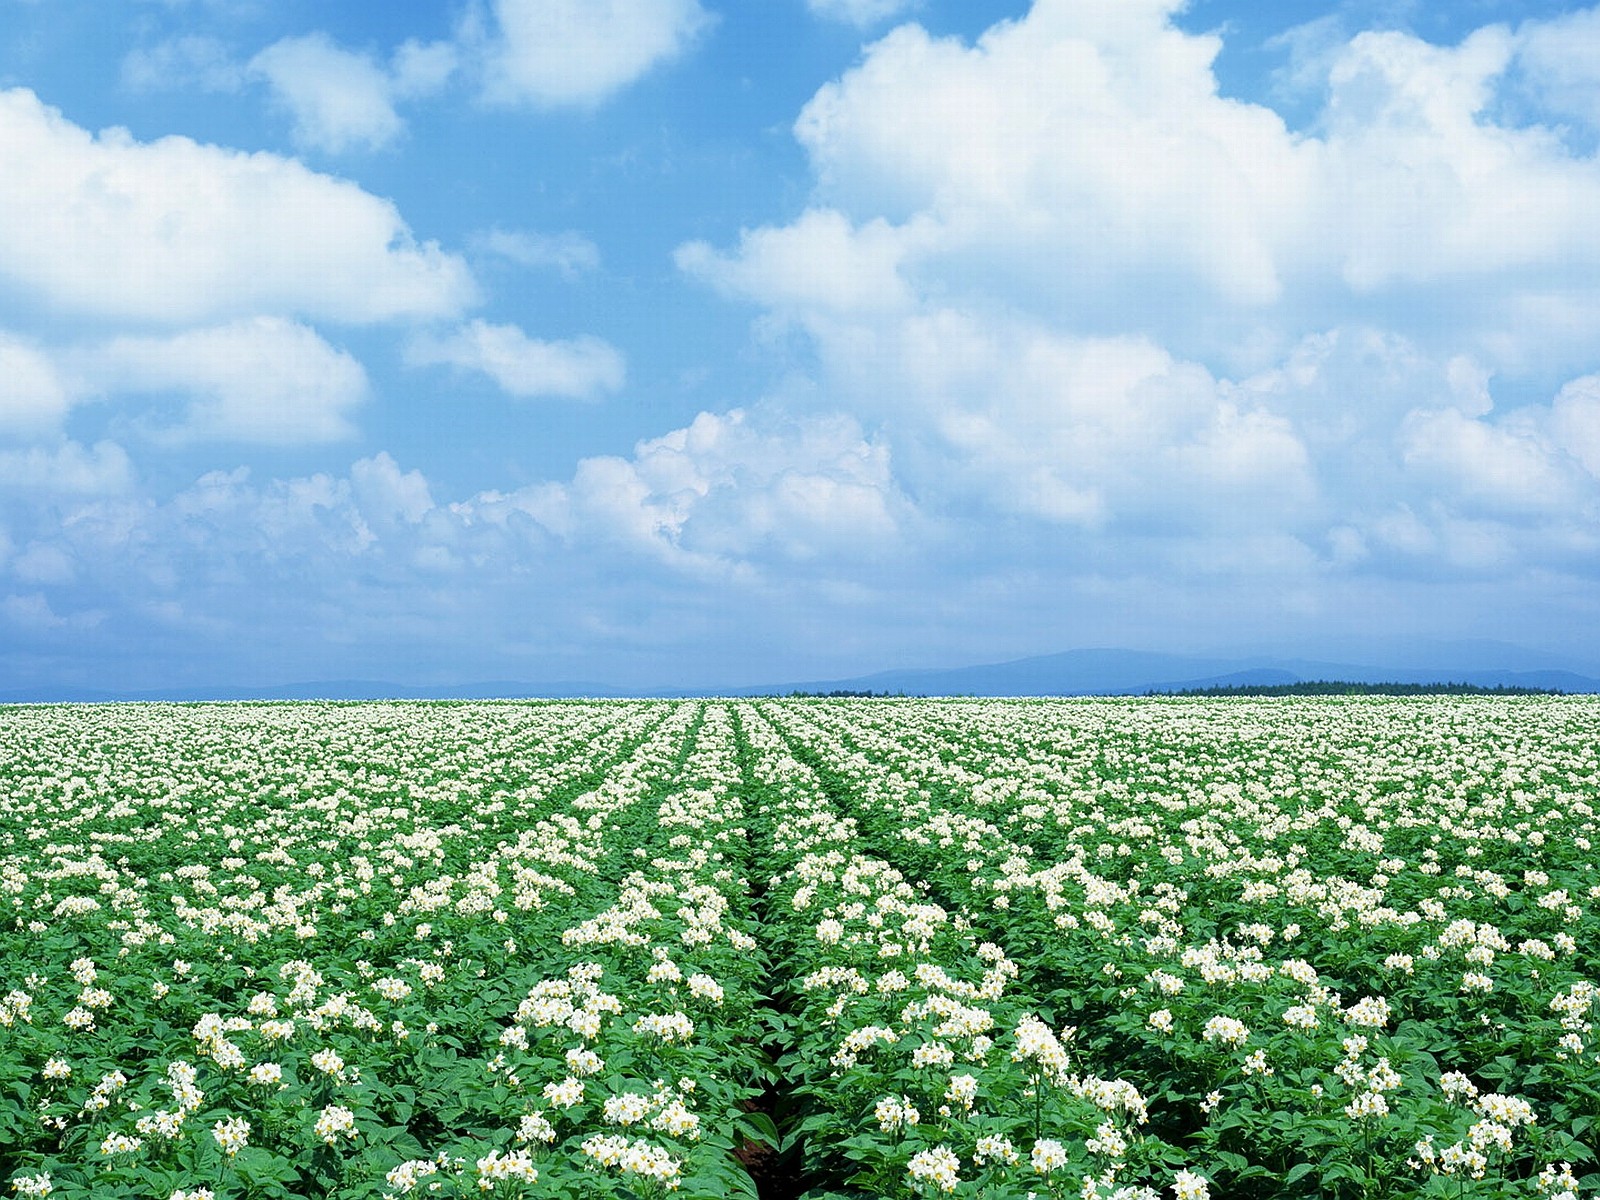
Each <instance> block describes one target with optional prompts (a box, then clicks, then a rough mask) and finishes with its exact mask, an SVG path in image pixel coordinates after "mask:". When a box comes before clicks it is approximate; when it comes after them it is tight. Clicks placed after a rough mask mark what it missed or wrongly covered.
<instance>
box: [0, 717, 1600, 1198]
mask: <svg viewBox="0 0 1600 1200" xmlns="http://www.w3.org/2000/svg"><path fill="white" fill-rule="evenodd" d="M1597 715H1600V712H1597V710H1596V708H1595V706H1594V705H1593V704H1592V703H1590V702H1588V701H1577V700H1573V701H1550V700H1540V701H1511V700H1498V701H1493V702H1489V701H1475V700H1450V701H1413V702H1394V701H1344V700H1319V701H1312V702H1305V701H1273V702H1262V703H1252V702H1246V701H1229V702H1224V703H1207V702H1200V701H1084V702H1071V703H1067V702H983V701H951V702H931V701H917V702H911V701H906V702H884V701H857V702H837V701H835V702H814V701H797V700H793V701H765V700H764V701H726V702H724V701H717V702H669V701H652V702H596V703H555V704H550V703H545V704H473V705H454V704H443V705H439V704H410V705H314V706H301V705H266V706H261V705H230V706H207V707H162V706H138V707H106V708H72V707H59V708H36V709H9V710H0V762H3V763H4V764H5V766H4V767H3V768H0V904H4V905H6V906H7V908H8V909H9V916H8V917H7V918H6V919H5V924H4V925H3V926H0V964H3V965H0V993H3V995H0V1147H4V1148H5V1149H4V1150H3V1151H0V1159H3V1160H4V1161H3V1165H4V1166H5V1167H7V1168H9V1169H10V1171H11V1174H10V1175H9V1176H7V1178H9V1179H11V1181H12V1189H13V1191H14V1192H15V1193H18V1194H24V1195H28V1194H47V1193H49V1192H53V1193H54V1194H59V1195H66V1196H75V1197H76V1196H89V1195H91V1194H92V1195H94V1196H96V1197H98V1196H128V1197H134V1196H138V1197H145V1196H148V1197H154V1198H155V1200H191V1198H195V1197H205V1196H207V1195H208V1194H209V1195H210V1196H212V1197H220V1196H229V1197H231V1196H250V1197H263V1198H266V1197H271V1198H274V1200H276V1198H278V1197H284V1196H290V1195H294V1196H301V1195H329V1196H342V1197H360V1196H373V1197H375V1196H398V1195H404V1194H408V1193H419V1194H430V1195H457V1196H465V1195H468V1194H473V1195H481V1194H502V1195H522V1194H525V1195H529V1196H563V1195H565V1196H579V1195H605V1194H617V1195H652V1194H665V1193H667V1192H676V1193H678V1194H683V1195H693V1196H707V1197H710V1196H737V1195H746V1196H754V1195H757V1194H765V1195H769V1196H798V1195H800V1194H802V1193H806V1194H808V1195H810V1196H812V1197H814V1198H817V1200H820V1198H821V1197H823V1196H828V1195H835V1196H843V1195H873V1196H889V1195H904V1196H910V1195H943V1194H952V1193H953V1194H960V1195H970V1196H980V1195H981V1196H987V1197H994V1198H997V1200H998V1198H1010V1197H1015V1198H1016V1200H1021V1198H1022V1197H1025V1196H1028V1195H1030V1194H1033V1195H1043V1194H1050V1195H1057V1196H1066V1195H1073V1196H1083V1197H1091V1196H1102V1197H1119V1198H1122V1200H1138V1198H1146V1200H1148V1198H1150V1197H1154V1196H1156V1195H1157V1193H1160V1192H1164V1193H1168V1194H1173V1195H1176V1196H1178V1197H1180V1198H1181V1197H1195V1196H1205V1195H1207V1194H1208V1192H1209V1191H1210V1190H1211V1189H1213V1188H1214V1189H1215V1190H1216V1194H1219V1195H1228V1196H1245V1197H1254V1196H1260V1197H1280V1196H1282V1197H1288V1196H1296V1195H1303V1194H1306V1193H1307V1192H1309V1191H1319V1192H1320V1193H1322V1194H1326V1195H1342V1196H1350V1197H1354V1196H1361V1197H1363V1198H1364V1200H1365V1198H1368V1197H1377V1196H1394V1197H1401V1196H1414V1195H1415V1196H1443V1195H1452V1196H1454V1195H1479V1196H1509V1195H1524V1194H1526V1195H1548V1196H1552V1197H1560V1196H1563V1195H1567V1196H1571V1195H1576V1194H1577V1192H1578V1190H1579V1181H1578V1179H1577V1177H1578V1176H1584V1175H1589V1177H1588V1178H1587V1179H1585V1181H1584V1183H1583V1186H1584V1187H1594V1186H1596V1185H1600V1178H1595V1177H1593V1176H1592V1174H1590V1173H1592V1172H1593V1170H1594V1163H1595V1155H1594V1149H1593V1147H1594V1129H1595V1122H1596V1121H1597V1120H1600V1084H1597V1083H1596V1082H1595V1081H1596V1079H1597V1078H1600V1071H1597V1066H1600V1059H1597V1056H1596V1050H1597V1049H1600V1047H1596V1045H1595V1029H1594V1025H1595V1021H1596V1013H1595V1011H1594V1010H1595V1004H1596V1000H1597V998H1600V990H1597V987H1596V983H1595V981H1596V979H1597V978H1600V964H1597V962H1596V955H1597V947H1600V923H1597V921H1596V917H1595V915H1594V914H1593V913H1591V911H1590V910H1591V908H1592V907H1593V906H1594V902H1595V900H1596V899H1597V898H1600V873H1597V872H1596V869H1595V866H1594V862H1593V840H1594V839H1595V837H1596V836H1597V835H1596V829H1595V823H1596V820H1595V810H1594V807H1593V805H1594V803H1596V801H1595V796H1596V793H1597V791H1600V763H1597V759H1596V748H1595V740H1594V737H1593V732H1594V730H1595V728H1596V721H1595V718H1596V716H1597ZM1208 1181H1209V1182H1208Z"/></svg>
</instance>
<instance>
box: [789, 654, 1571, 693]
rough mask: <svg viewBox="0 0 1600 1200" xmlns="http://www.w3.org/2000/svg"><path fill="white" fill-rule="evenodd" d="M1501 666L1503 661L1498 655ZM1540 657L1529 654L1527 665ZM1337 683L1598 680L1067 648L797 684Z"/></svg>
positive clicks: (1548, 672)
mask: <svg viewBox="0 0 1600 1200" xmlns="http://www.w3.org/2000/svg"><path fill="white" fill-rule="evenodd" d="M1499 657H1500V658H1501V660H1502V661H1508V660H1509V661H1515V660H1514V659H1508V656H1507V655H1505V654H1504V653H1503V648H1502V652H1501V653H1500V654H1499ZM1540 657H1542V656H1535V655H1532V654H1530V655H1529V658H1530V659H1535V660H1537V659H1538V658H1540ZM1329 679H1337V680H1342V681H1349V682H1351V683H1372V684H1376V683H1410V684H1430V683H1439V684H1443V683H1467V684H1472V685H1474V686H1476V687H1482V688H1496V687H1499V688H1510V687H1514V688H1533V689H1540V690H1556V691H1562V692H1600V677H1596V676H1589V675H1582V674H1579V673H1577V672H1575V671H1571V670H1561V669H1555V668H1551V667H1547V666H1541V667H1538V668H1534V669H1514V668H1511V667H1507V666H1494V667H1475V666H1473V665H1472V664H1471V663H1470V662H1468V663H1460V664H1456V665H1446V666H1438V667H1433V666H1416V667H1413V666H1395V665H1389V664H1382V665H1371V664H1366V663H1348V662H1322V661H1315V660H1308V659H1280V658H1261V657H1257V658H1240V659H1227V658H1208V657H1199V656H1189V655H1181V654H1159V653H1154V652H1151V651H1143V650H1068V651H1066V652H1064V653H1061V654H1044V655H1038V656H1036V657H1033V658H1019V659H1015V660H1013V661H1011V662H1002V663H987V664H983V665H979V666H972V667H957V668H954V669H949V670H924V671H880V672H877V673H876V674H873V675H860V676H856V677H854V678H851V679H831V680H825V681H820V682H811V683H804V684H797V685H795V686H794V688H792V689H788V690H798V691H805V692H833V691H844V692H849V691H854V692H890V693H904V694H906V695H913V696H1117V695H1139V694H1142V693H1144V692H1180V691H1194V690H1197V689H1202V688H1218V687H1247V686H1284V685H1289V684H1296V683H1310V682H1314V681H1317V680H1329Z"/></svg>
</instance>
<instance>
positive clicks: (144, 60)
mask: <svg viewBox="0 0 1600 1200" xmlns="http://www.w3.org/2000/svg"><path fill="white" fill-rule="evenodd" d="M244 81H245V71H244V68H243V67H241V66H240V65H239V63H238V62H236V61H235V60H234V58H233V55H232V54H231V53H230V52H229V51H228V47H227V46H226V45H225V44H224V43H223V42H221V41H220V40H218V39H217V38H214V37H205V36H203V35H199V34H185V35H183V36H181V37H174V38H168V39H166V40H165V41H161V42H157V43H155V44H154V45H151V46H142V47H139V48H136V49H134V50H131V51H129V53H128V56H127V57H126V58H124V59H123V60H122V82H123V84H124V85H125V86H127V87H129V88H132V89H133V90H134V91H139V92H155V91H165V90H167V89H170V88H179V87H191V86H192V87H198V88H200V89H201V90H203V91H207V92H236V91H238V90H239V89H240V88H242V87H243V86H244Z"/></svg>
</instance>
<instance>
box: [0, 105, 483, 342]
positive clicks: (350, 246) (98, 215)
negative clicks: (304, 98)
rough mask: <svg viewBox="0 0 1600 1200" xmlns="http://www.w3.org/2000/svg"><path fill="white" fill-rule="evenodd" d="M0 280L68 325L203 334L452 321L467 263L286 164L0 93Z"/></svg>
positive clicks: (465, 289) (349, 189) (462, 299)
mask: <svg viewBox="0 0 1600 1200" xmlns="http://www.w3.org/2000/svg"><path fill="white" fill-rule="evenodd" d="M0 180H3V181H6V182H3V183H0V279H3V280H5V281H7V282H8V283H10V284H11V285H12V286H13V287H15V288H18V289H20V290H22V292H23V293H24V294H25V295H28V296H31V297H32V298H34V299H35V300H36V301H37V302H38V303H40V304H43V305H45V306H46V307H48V308H50V309H54V310H56V311H58V312H61V313H66V314H71V315H74V316H86V317H96V318H109V319H118V320H124V321H132V322H136V323H141V324H143V323H149V322H160V323H174V324H194V323H201V322H206V321H216V320H226V319H228V318H230V317H235V316H241V315H253V314H259V313H273V314H279V315H283V316H303V317H308V318H312V319H325V320H331V321H338V322H350V323H366V322H373V321H383V320H389V319H392V318H396V317H433V316H450V315H454V314H455V313H457V312H459V311H460V310H461V309H462V308H463V307H464V306H465V305H467V304H468V303H470V302H471V300H472V299H473V297H474V291H475V289H474V285H473V281H472V278H471V276H470V274H469V273H468V271H467V268H466V265H465V263H463V262H462V261H461V260H460V259H459V258H457V257H455V256H453V255H450V254H446V253H444V252H443V251H441V250H440V249H439V247H438V246H437V245H435V244H434V243H431V242H426V243H418V242H417V241H416V240H415V239H414V238H413V237H412V235H411V232H410V230H409V229H408V228H407V227H406V225H405V222H404V221H402V220H401V218H400V215H399V213H398V212H397V211H396V209H395V207H394V205H393V204H391V203H389V202H388V201H386V200H381V199H379V198H378V197H376V196H373V195H370V194H369V193H367V192H365V191H362V190H361V189H360V188H359V187H357V186H356V185H355V184H352V183H348V182H346V181H344V180H340V179H335V178H332V177H330V176H327V175H320V174H317V173H316V172H313V171H310V170H307V169H306V168H305V167H304V166H302V165H301V164H299V163H298V162H295V161H294V160H292V159H284V158H281V157H278V156H276V155H272V154H265V153H257V154H244V153H240V152H238V151H233V150H226V149H222V148H220V147H216V146H206V145H201V144H199V143H197V142H193V141H190V140H189V139H188V138H183V137H167V138H162V139H160V140H158V141H154V142H141V141H138V140H136V139H135V138H133V137H132V136H131V135H130V134H129V133H128V132H127V131H126V130H120V129H109V130H106V131H104V132H102V133H101V134H99V135H98V136H97V135H94V134H91V133H89V132H88V131H87V130H85V129H83V128H81V127H79V126H77V125H74V124H73V123H72V122H71V121H69V120H67V119H66V118H65V117H64V116H63V115H62V114H61V113H60V112H58V111H57V110H55V109H52V108H49V107H47V106H45V105H44V104H42V103H41V102H40V101H39V100H38V98H37V97H35V96H34V94H33V93H32V92H29V91H26V90H24V89H13V90H10V91H5V92H0Z"/></svg>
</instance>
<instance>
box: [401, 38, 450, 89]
mask: <svg viewBox="0 0 1600 1200" xmlns="http://www.w3.org/2000/svg"><path fill="white" fill-rule="evenodd" d="M460 65H461V51H460V49H459V48H458V47H457V46H456V44H455V43H454V42H419V41H417V40H416V39H415V38H411V39H409V40H407V41H405V42H403V43H401V45H400V48H399V49H398V50H396V51H395V52H394V57H393V58H392V59H391V60H390V62H389V88H390V91H391V92H393V94H394V95H395V96H397V97H399V98H401V99H403V100H409V99H414V98H417V97H421V96H431V95H433V94H434V93H435V92H437V91H439V90H440V89H442V88H443V87H444V86H445V84H447V83H449V82H450V78H451V76H453V75H454V74H455V73H456V69H457V68H458V67H459V66H460Z"/></svg>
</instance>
